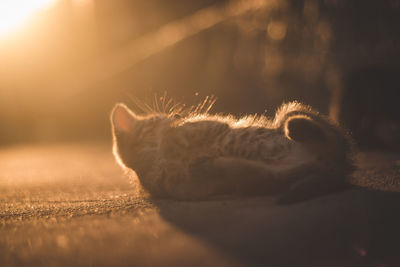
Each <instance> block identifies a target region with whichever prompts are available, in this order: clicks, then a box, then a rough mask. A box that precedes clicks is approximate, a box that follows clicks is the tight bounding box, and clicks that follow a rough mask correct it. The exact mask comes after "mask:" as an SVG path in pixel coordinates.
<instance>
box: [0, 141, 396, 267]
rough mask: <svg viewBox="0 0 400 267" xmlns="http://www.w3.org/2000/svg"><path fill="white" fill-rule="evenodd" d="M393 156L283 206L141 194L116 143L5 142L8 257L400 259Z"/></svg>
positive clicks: (28, 261)
mask: <svg viewBox="0 0 400 267" xmlns="http://www.w3.org/2000/svg"><path fill="white" fill-rule="evenodd" d="M396 159H398V158H397V156H396V155H386V154H384V153H381V152H374V153H365V154H362V155H360V159H359V165H360V169H359V171H358V172H357V173H356V174H355V177H356V181H355V182H356V183H358V184H359V186H361V188H359V189H357V190H351V191H347V192H342V193H339V194H334V195H329V196H325V197H321V198H318V199H314V200H312V201H307V202H302V203H298V204H294V205H287V206H277V205H276V204H275V203H274V198H273V197H260V198H246V199H220V200H213V201H203V202H179V201H171V200H151V201H150V200H145V199H142V198H138V197H137V196H135V195H134V194H133V193H132V192H133V189H132V187H131V185H130V184H129V183H128V181H127V179H126V177H124V175H123V174H122V172H121V171H120V169H119V168H118V166H116V165H115V164H114V161H113V159H112V155H111V153H110V148H109V146H104V145H57V146H33V147H12V148H7V149H2V150H1V151H0V169H1V173H0V193H1V194H0V236H1V238H0V265H2V266H27V265H29V266H399V264H400V256H399V255H398V251H399V250H400V244H399V242H398V240H400V228H399V225H400V216H399V214H398V210H399V208H398V207H399V206H400V196H399V194H398V193H397V192H396V191H400V190H398V189H399V186H398V183H399V182H398V180H399V173H400V170H399V166H398V162H397V161H396ZM390 191H394V192H390Z"/></svg>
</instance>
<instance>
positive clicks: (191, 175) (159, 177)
mask: <svg viewBox="0 0 400 267" xmlns="http://www.w3.org/2000/svg"><path fill="white" fill-rule="evenodd" d="M111 123H112V132H113V138H114V147H113V150H114V155H115V157H116V159H117V161H118V162H119V163H120V165H121V166H122V167H123V168H125V169H128V170H134V171H135V172H136V174H137V176H138V179H139V181H140V184H141V186H142V188H143V189H144V190H145V191H146V192H147V193H148V194H150V196H154V197H168V198H174V199H182V200H197V199H208V198H212V197H218V196H225V195H234V196H243V195H269V194H279V200H280V203H291V202H297V201H303V200H307V199H310V198H313V197H316V196H319V195H324V194H328V193H332V192H336V191H339V190H343V189H345V188H346V187H347V179H346V178H347V176H348V175H349V173H350V172H351V171H352V161H351V152H352V142H351V139H350V137H349V136H348V134H347V133H346V132H345V131H344V130H342V129H341V128H340V127H339V126H338V125H336V124H334V123H333V122H331V121H330V120H329V119H328V118H327V117H325V116H322V115H320V114H319V113H318V112H316V111H314V110H313V109H312V108H311V107H309V106H305V105H303V104H300V103H297V102H291V103H288V104H284V105H282V106H281V107H280V108H279V109H278V111H277V112H276V114H275V118H274V119H268V118H267V117H265V116H263V115H250V116H245V117H242V118H239V119H236V118H235V117H233V116H231V115H228V116H222V115H210V114H209V113H208V112H191V113H188V114H186V115H184V116H180V115H179V114H173V113H171V114H166V113H154V114H150V115H146V116H139V115H136V114H135V113H133V112H132V111H131V110H130V109H128V108H127V107H126V106H125V105H124V104H117V105H116V106H115V107H114V109H113V111H112V114H111Z"/></svg>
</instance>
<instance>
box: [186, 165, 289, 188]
mask: <svg viewBox="0 0 400 267" xmlns="http://www.w3.org/2000/svg"><path fill="white" fill-rule="evenodd" d="M189 175H190V177H191V178H192V179H193V180H194V181H198V183H199V184H200V183H201V184H202V186H208V188H209V194H210V195H220V194H228V195H229V194H234V195H261V194H271V193H278V192H280V191H281V190H283V188H285V187H287V184H286V182H285V181H283V180H282V179H279V177H278V176H277V175H276V174H275V173H274V172H273V171H271V169H270V168H269V167H268V166H267V165H266V164H264V163H262V162H259V161H253V160H246V159H241V158H234V157H201V158H198V159H196V160H195V161H193V162H192V163H191V164H190V165H189Z"/></svg>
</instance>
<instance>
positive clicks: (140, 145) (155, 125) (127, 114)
mask: <svg viewBox="0 0 400 267" xmlns="http://www.w3.org/2000/svg"><path fill="white" fill-rule="evenodd" d="M175 120H176V118H174V117H173V116H168V115H164V114H156V115H150V116H144V117H143V116H138V115H136V114H134V113H133V112H132V111H131V110H129V109H128V108H127V107H126V106H125V105H123V104H117V105H116V106H115V107H114V109H113V112H112V114H111V123H112V130H113V138H114V154H115V156H116V158H117V159H118V161H119V163H120V164H121V165H122V166H123V167H128V168H131V169H134V170H135V171H138V172H141V171H145V170H148V169H149V167H150V165H151V164H152V163H153V162H154V160H155V157H156V155H157V151H158V146H159V144H160V139H161V136H162V131H163V130H164V129H165V128H166V127H168V126H169V125H170V124H171V123H172V122H173V121H175Z"/></svg>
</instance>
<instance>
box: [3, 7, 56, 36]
mask: <svg viewBox="0 0 400 267" xmlns="http://www.w3.org/2000/svg"><path fill="white" fill-rule="evenodd" d="M53 2H55V0H1V1H0V36H3V35H5V34H7V33H10V32H12V31H14V30H16V29H17V28H19V27H20V26H21V25H22V24H23V23H25V22H26V21H27V20H28V19H30V18H31V17H32V16H34V15H35V14H37V13H38V12H39V11H41V10H43V9H46V8H48V7H49V6H50V4H51V3H53Z"/></svg>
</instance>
